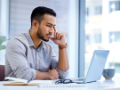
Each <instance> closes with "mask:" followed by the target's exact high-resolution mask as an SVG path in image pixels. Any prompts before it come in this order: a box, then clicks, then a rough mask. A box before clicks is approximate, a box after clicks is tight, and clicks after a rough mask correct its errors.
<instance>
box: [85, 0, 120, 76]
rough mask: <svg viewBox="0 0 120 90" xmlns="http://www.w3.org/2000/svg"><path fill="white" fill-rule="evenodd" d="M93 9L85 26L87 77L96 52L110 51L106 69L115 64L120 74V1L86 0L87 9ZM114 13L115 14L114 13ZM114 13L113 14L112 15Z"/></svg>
mask: <svg viewBox="0 0 120 90" xmlns="http://www.w3.org/2000/svg"><path fill="white" fill-rule="evenodd" d="M87 7H89V8H91V9H92V8H93V7H94V9H95V10H91V11H90V12H89V13H90V14H91V15H90V16H89V17H86V18H87V19H88V20H89V22H88V23H87V24H85V36H87V37H85V38H86V42H85V73H84V74H85V75H86V73H87V70H88V68H89V65H90V62H91V57H92V55H93V52H94V50H96V49H98V50H101V49H103V50H110V53H109V56H108V59H107V63H106V66H105V68H110V67H112V65H113V63H114V62H115V69H116V73H120V71H119V70H120V55H119V53H120V26H119V23H120V20H119V17H120V1H119V0H86V8H87ZM113 11H114V12H113ZM111 12H112V13H111Z"/></svg>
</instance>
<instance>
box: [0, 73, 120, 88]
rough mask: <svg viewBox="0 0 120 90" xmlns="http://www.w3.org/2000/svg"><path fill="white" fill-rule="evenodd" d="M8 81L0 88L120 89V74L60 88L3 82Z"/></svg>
mask: <svg viewBox="0 0 120 90" xmlns="http://www.w3.org/2000/svg"><path fill="white" fill-rule="evenodd" d="M5 82H8V81H1V82H0V90H61V89H62V90H68V89H69V90H120V74H115V76H114V78H113V79H112V80H105V79H104V78H103V77H102V78H101V80H99V81H97V82H92V83H87V84H79V85H80V86H79V87H70V88H68V87H60V88H58V87H57V88H56V87H54V88H50V87H47V88H41V87H38V86H3V83H5Z"/></svg>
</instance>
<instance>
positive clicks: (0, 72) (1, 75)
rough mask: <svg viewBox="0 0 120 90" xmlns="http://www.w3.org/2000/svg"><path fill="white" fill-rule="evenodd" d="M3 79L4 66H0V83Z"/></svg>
mask: <svg viewBox="0 0 120 90" xmlns="http://www.w3.org/2000/svg"><path fill="white" fill-rule="evenodd" d="M4 78H5V66H4V65H0V81H4Z"/></svg>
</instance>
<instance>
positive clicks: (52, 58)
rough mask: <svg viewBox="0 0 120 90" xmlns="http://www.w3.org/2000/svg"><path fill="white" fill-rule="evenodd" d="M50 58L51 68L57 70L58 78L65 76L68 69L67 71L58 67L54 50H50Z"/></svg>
mask: <svg viewBox="0 0 120 90" xmlns="http://www.w3.org/2000/svg"><path fill="white" fill-rule="evenodd" d="M51 60H52V63H51V69H56V70H57V71H58V73H59V78H60V79H65V78H67V76H68V71H69V69H68V70H67V71H65V72H63V71H61V70H60V69H59V68H58V57H57V56H56V54H55V52H54V50H52V57H51Z"/></svg>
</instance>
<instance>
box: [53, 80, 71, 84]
mask: <svg viewBox="0 0 120 90" xmlns="http://www.w3.org/2000/svg"><path fill="white" fill-rule="evenodd" d="M60 83H63V84H68V83H73V82H72V80H71V79H60V80H58V81H56V82H55V84H60Z"/></svg>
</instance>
